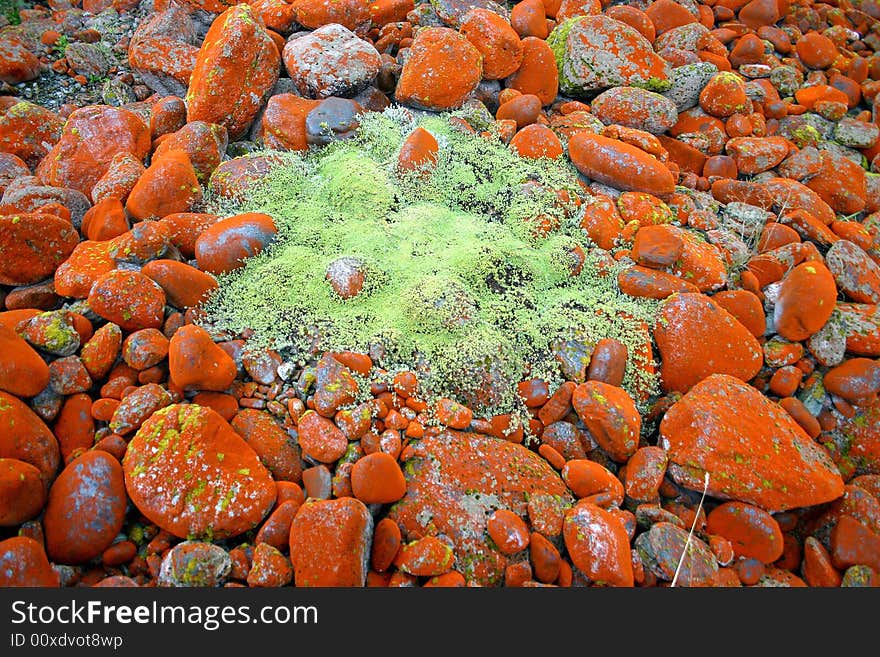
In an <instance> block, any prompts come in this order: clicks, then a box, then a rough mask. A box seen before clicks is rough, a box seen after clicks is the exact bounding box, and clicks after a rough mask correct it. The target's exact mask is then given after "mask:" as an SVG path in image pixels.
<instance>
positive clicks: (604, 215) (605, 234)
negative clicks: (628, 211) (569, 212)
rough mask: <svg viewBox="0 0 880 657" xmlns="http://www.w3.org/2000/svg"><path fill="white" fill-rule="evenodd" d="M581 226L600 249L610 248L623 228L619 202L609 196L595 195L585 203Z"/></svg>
mask: <svg viewBox="0 0 880 657" xmlns="http://www.w3.org/2000/svg"><path fill="white" fill-rule="evenodd" d="M583 208H584V214H583V217H582V218H581V228H583V229H584V230H586V231H587V234H588V235H589V236H590V239H591V240H593V241H594V242H595V243H596V245H597V246H598V247H599V248H600V249H605V250H606V251H607V250H610V249H611V248H612V247H613V246H614V242H615V239H616V238H617V237H618V236H619V235H620V233H621V231H622V229H623V219H621V217H620V212H619V211H618V210H617V204H616V203H615V202H614V201H613V200H611V199H610V198H608V197H607V196H593V197H591V198H588V199H587V200H586V202H585V203H584V205H583Z"/></svg>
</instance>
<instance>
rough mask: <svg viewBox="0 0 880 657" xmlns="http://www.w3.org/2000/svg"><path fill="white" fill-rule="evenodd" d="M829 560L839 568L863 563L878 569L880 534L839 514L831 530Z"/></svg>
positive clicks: (879, 564)
mask: <svg viewBox="0 0 880 657" xmlns="http://www.w3.org/2000/svg"><path fill="white" fill-rule="evenodd" d="M831 561H832V563H833V564H834V566H835V568H838V569H841V570H843V569H845V568H848V567H850V566H859V565H864V566H869V567H870V568H872V569H873V570H874V571H875V572H876V571H880V534H876V533H874V532H872V531H871V530H870V529H868V528H867V527H865V526H864V525H863V524H862V523H860V522H859V521H857V520H856V519H854V518H852V517H851V516H841V517H840V520H838V521H837V524H836V525H835V526H834V529H832V530H831Z"/></svg>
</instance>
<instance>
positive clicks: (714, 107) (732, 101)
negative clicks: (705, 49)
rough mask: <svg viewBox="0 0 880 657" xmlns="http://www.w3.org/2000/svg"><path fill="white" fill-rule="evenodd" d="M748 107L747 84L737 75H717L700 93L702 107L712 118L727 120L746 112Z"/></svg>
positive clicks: (722, 73)
mask: <svg viewBox="0 0 880 657" xmlns="http://www.w3.org/2000/svg"><path fill="white" fill-rule="evenodd" d="M748 106H749V99H748V96H747V95H746V87H745V83H744V82H743V79H742V78H741V77H740V76H739V75H737V74H735V73H731V72H726V71H722V72H721V73H716V74H715V75H714V76H713V77H712V79H711V80H709V82H708V83H707V84H706V86H705V87H703V90H702V91H701V92H700V107H701V108H702V109H703V110H704V111H705V112H706V113H707V114H710V115H712V116H716V117H721V118H726V117H728V116H732V115H733V114H737V113H742V112H746V111H747V109H748Z"/></svg>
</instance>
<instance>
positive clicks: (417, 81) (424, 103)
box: [395, 27, 483, 111]
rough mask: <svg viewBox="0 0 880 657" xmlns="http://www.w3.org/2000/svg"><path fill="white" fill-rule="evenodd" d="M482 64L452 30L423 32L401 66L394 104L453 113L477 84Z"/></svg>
mask: <svg viewBox="0 0 880 657" xmlns="http://www.w3.org/2000/svg"><path fill="white" fill-rule="evenodd" d="M482 60H483V57H482V55H481V54H480V51H479V50H477V49H476V48H475V47H474V46H473V44H472V43H471V42H470V41H468V40H467V39H466V38H465V37H464V36H462V35H461V34H459V33H458V32H456V31H455V30H450V29H449V28H446V27H428V28H425V29H423V30H421V31H420V32H419V33H418V34H417V35H416V38H415V40H414V41H413V44H412V46H411V48H410V55H409V58H408V59H407V60H406V63H405V64H404V65H403V70H402V71H401V73H400V80H399V81H398V83H397V90H396V91H395V96H396V98H397V101H398V102H399V103H403V104H405V105H413V106H416V107H421V108H424V109H430V110H436V111H443V110H451V109H456V108H458V107H460V106H461V105H462V103H464V101H465V99H466V98H467V97H468V96H469V95H470V93H471V92H472V91H473V90H474V89H476V88H477V85H478V84H479V83H480V79H481V78H482V76H483V65H482Z"/></svg>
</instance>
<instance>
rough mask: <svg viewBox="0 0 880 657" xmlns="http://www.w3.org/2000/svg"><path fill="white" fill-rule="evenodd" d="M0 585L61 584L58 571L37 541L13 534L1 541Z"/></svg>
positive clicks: (54, 585) (53, 585)
mask: <svg viewBox="0 0 880 657" xmlns="http://www.w3.org/2000/svg"><path fill="white" fill-rule="evenodd" d="M0 586H4V587H12V586H52V587H56V586H59V578H58V573H57V571H55V570H54V569H53V568H52V566H51V565H50V564H49V559H48V558H46V553H45V552H44V551H43V546H41V545H40V544H39V543H38V542H37V541H35V540H34V539H32V538H28V537H27V536H13V537H12V538H7V539H6V540H5V541H0Z"/></svg>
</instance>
